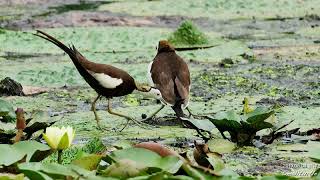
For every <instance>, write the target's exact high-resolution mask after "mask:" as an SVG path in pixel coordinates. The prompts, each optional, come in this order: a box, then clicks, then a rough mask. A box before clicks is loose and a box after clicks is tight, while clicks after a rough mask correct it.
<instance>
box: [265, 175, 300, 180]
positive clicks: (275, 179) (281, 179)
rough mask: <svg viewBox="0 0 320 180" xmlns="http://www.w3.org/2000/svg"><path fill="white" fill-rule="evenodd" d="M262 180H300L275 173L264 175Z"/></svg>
mask: <svg viewBox="0 0 320 180" xmlns="http://www.w3.org/2000/svg"><path fill="white" fill-rule="evenodd" d="M261 180H298V178H296V177H290V176H284V175H274V176H264V177H262V178H261Z"/></svg>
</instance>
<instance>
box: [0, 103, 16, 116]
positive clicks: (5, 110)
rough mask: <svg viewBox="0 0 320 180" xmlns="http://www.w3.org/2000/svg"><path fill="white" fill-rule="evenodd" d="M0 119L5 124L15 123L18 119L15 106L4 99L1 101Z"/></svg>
mask: <svg viewBox="0 0 320 180" xmlns="http://www.w3.org/2000/svg"><path fill="white" fill-rule="evenodd" d="M0 117H2V119H1V118H0V120H1V121H3V122H15V119H16V114H15V112H14V109H13V106H12V105H11V104H10V103H8V102H7V101H5V100H3V99H0Z"/></svg>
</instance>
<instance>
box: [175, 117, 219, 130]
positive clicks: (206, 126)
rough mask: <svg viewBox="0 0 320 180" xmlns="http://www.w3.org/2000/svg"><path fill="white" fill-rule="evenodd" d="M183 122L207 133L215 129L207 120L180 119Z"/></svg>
mask: <svg viewBox="0 0 320 180" xmlns="http://www.w3.org/2000/svg"><path fill="white" fill-rule="evenodd" d="M181 119H182V120H184V121H188V122H190V123H191V124H193V125H194V126H195V127H197V128H198V129H200V130H203V131H207V132H211V131H212V130H213V129H214V128H216V127H215V126H214V125H213V124H212V122H210V121H209V120H207V119H202V120H198V119H189V118H181Z"/></svg>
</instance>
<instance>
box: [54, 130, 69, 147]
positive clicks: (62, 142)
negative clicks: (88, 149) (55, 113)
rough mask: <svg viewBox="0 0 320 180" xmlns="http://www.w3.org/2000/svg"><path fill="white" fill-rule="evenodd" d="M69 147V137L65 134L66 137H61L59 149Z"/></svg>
mask: <svg viewBox="0 0 320 180" xmlns="http://www.w3.org/2000/svg"><path fill="white" fill-rule="evenodd" d="M68 147H69V136H68V133H67V132H65V133H64V135H63V136H62V137H61V139H60V142H59V145H58V147H57V149H62V150H63V149H67V148H68Z"/></svg>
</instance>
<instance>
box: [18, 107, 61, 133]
mask: <svg viewBox="0 0 320 180" xmlns="http://www.w3.org/2000/svg"><path fill="white" fill-rule="evenodd" d="M31 118H32V119H31V121H29V122H28V123H27V127H26V129H24V130H23V131H24V132H25V133H27V134H28V135H32V134H33V133H34V132H36V131H39V130H43V129H46V128H47V127H49V126H51V125H52V124H53V123H55V122H56V121H55V120H53V119H52V118H51V117H50V116H49V114H48V113H47V112H44V111H40V110H37V111H33V112H32V115H31Z"/></svg>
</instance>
